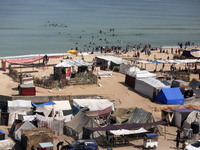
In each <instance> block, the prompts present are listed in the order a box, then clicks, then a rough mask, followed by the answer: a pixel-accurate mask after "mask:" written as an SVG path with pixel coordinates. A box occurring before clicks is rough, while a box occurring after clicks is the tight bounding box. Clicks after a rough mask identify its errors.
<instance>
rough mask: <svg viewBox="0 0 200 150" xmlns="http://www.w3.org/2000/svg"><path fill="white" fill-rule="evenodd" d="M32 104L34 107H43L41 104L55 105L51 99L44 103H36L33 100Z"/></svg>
mask: <svg viewBox="0 0 200 150" xmlns="http://www.w3.org/2000/svg"><path fill="white" fill-rule="evenodd" d="M31 103H32V105H33V106H34V107H41V106H44V105H54V104H55V103H54V102H53V101H49V102H46V103H43V104H39V105H36V104H35V103H33V102H31Z"/></svg>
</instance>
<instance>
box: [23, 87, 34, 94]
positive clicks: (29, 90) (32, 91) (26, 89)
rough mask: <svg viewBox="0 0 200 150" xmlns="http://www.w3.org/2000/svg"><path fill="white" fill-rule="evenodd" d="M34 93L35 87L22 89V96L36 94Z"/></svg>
mask: <svg viewBox="0 0 200 150" xmlns="http://www.w3.org/2000/svg"><path fill="white" fill-rule="evenodd" d="M34 95H35V87H29V88H22V89H21V96H34Z"/></svg>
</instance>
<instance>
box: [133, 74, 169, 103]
mask: <svg viewBox="0 0 200 150" xmlns="http://www.w3.org/2000/svg"><path fill="white" fill-rule="evenodd" d="M169 87H170V86H166V85H165V84H163V83H162V82H161V81H159V80H157V79H154V78H145V79H136V80H135V91H137V92H139V93H141V94H144V95H146V96H148V97H150V98H151V99H154V100H155V96H156V95H157V93H158V91H160V90H161V89H162V88H169Z"/></svg>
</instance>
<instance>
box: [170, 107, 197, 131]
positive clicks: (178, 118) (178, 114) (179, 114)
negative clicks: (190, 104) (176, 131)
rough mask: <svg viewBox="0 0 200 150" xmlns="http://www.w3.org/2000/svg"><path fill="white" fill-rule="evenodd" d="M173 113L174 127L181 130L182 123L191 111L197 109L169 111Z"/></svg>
mask: <svg viewBox="0 0 200 150" xmlns="http://www.w3.org/2000/svg"><path fill="white" fill-rule="evenodd" d="M171 111H173V112H174V125H175V126H177V127H179V128H181V127H182V125H183V122H184V121H185V120H186V118H187V117H188V115H189V114H190V113H191V112H193V111H198V110H197V109H187V108H178V109H171Z"/></svg>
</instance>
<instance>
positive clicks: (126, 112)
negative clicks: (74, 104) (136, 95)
mask: <svg viewBox="0 0 200 150" xmlns="http://www.w3.org/2000/svg"><path fill="white" fill-rule="evenodd" d="M134 110H135V108H116V110H115V111H114V113H113V114H112V115H111V120H113V121H114V122H116V123H123V122H126V121H127V120H128V119H129V117H130V116H131V115H132V114H133V112H134Z"/></svg>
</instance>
